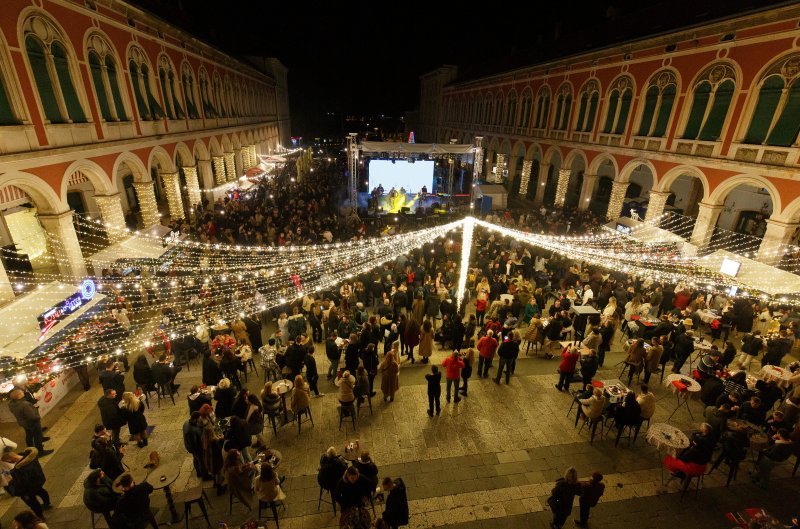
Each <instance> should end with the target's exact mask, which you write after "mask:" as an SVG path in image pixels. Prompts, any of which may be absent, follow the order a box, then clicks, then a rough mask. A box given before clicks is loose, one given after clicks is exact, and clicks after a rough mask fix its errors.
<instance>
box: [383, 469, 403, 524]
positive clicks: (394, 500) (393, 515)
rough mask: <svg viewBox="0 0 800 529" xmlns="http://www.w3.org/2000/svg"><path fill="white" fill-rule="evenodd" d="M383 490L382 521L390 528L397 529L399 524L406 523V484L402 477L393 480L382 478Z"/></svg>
mask: <svg viewBox="0 0 800 529" xmlns="http://www.w3.org/2000/svg"><path fill="white" fill-rule="evenodd" d="M383 490H385V491H386V493H387V494H388V495H387V496H386V508H385V509H384V510H383V515H382V518H383V521H384V522H386V523H387V524H389V527H391V528H392V529H397V528H398V527H400V526H401V525H408V495H407V494H406V485H405V483H403V479H402V478H397V479H395V480H393V479H392V478H384V480H383Z"/></svg>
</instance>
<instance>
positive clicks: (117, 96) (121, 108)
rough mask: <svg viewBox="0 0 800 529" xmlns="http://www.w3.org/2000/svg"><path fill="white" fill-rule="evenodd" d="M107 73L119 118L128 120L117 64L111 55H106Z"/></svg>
mask: <svg viewBox="0 0 800 529" xmlns="http://www.w3.org/2000/svg"><path fill="white" fill-rule="evenodd" d="M106 73H107V74H108V84H109V85H110V86H111V96H112V98H113V99H114V107H115V108H116V110H117V119H118V120H120V121H128V116H126V115H125V105H124V104H123V103H122V92H120V90H119V79H118V77H117V65H116V64H115V63H114V60H113V59H112V58H111V57H106Z"/></svg>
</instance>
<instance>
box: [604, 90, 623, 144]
mask: <svg viewBox="0 0 800 529" xmlns="http://www.w3.org/2000/svg"><path fill="white" fill-rule="evenodd" d="M618 104H619V90H614V91H613V92H611V95H610V96H609V97H608V114H606V124H605V125H603V133H604V134H610V133H611V131H612V130H613V129H614V118H615V117H617V105H618Z"/></svg>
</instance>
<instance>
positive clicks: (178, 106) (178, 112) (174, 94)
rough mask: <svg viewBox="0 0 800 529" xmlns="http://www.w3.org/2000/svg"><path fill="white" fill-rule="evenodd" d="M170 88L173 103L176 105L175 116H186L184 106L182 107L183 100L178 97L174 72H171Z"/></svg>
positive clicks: (179, 117)
mask: <svg viewBox="0 0 800 529" xmlns="http://www.w3.org/2000/svg"><path fill="white" fill-rule="evenodd" d="M169 89H170V90H171V92H172V102H173V105H175V117H177V118H178V119H181V118H183V117H185V116H186V114H184V113H183V108H182V107H181V100H180V98H179V97H178V93H177V92H176V91H175V76H174V75H173V74H172V73H170V74H169Z"/></svg>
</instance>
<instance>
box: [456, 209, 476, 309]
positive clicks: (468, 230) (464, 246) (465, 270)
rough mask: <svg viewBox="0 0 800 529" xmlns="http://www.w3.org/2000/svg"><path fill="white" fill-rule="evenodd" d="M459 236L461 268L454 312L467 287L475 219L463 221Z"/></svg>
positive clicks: (459, 305) (469, 218) (458, 307)
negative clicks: (461, 231)
mask: <svg viewBox="0 0 800 529" xmlns="http://www.w3.org/2000/svg"><path fill="white" fill-rule="evenodd" d="M462 226H463V234H462V237H461V268H460V270H459V272H458V286H457V287H456V312H458V311H459V310H460V309H461V303H463V302H464V292H465V291H466V288H467V275H468V274H469V258H470V254H471V253H472V235H473V232H474V231H475V219H474V218H472V217H467V218H465V219H464V223H463V225H462Z"/></svg>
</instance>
